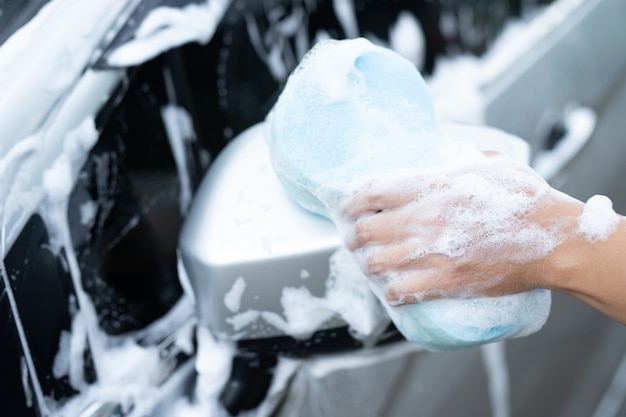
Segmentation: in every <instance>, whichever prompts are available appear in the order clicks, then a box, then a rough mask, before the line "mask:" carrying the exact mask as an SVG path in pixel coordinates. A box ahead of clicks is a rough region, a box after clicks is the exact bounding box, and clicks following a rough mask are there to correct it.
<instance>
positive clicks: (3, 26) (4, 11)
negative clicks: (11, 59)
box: [0, 0, 49, 45]
mask: <svg viewBox="0 0 626 417" xmlns="http://www.w3.org/2000/svg"><path fill="white" fill-rule="evenodd" d="M48 1H49V0H0V45H2V44H3V43H4V41H6V40H7V39H8V38H9V36H11V35H12V34H13V33H15V31H16V30H18V29H19V28H20V27H22V26H23V25H24V24H25V23H26V22H28V21H29V20H30V19H32V18H33V16H35V15H36V14H37V12H38V11H39V10H40V9H41V8H42V7H43V6H44V4H46V3H48Z"/></svg>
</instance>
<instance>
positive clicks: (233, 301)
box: [224, 277, 246, 313]
mask: <svg viewBox="0 0 626 417" xmlns="http://www.w3.org/2000/svg"><path fill="white" fill-rule="evenodd" d="M245 290H246V281H245V280H244V279H243V277H239V278H237V279H236V280H235V282H234V283H233V286H232V287H231V289H230V290H229V291H228V292H227V293H226V294H224V304H225V305H226V308H228V309H229V310H230V311H231V312H233V313H236V312H238V311H239V308H240V307H241V297H242V296H243V292H244V291H245Z"/></svg>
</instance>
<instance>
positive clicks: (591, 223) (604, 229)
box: [578, 195, 620, 243]
mask: <svg viewBox="0 0 626 417" xmlns="http://www.w3.org/2000/svg"><path fill="white" fill-rule="evenodd" d="M619 221H620V216H619V215H618V214H617V213H615V211H614V210H613V202H612V201H611V199H610V198H608V197H606V196H603V195H594V196H593V197H591V198H590V199H589V200H587V202H586V203H585V207H584V209H583V212H582V214H581V215H580V217H579V218H578V233H579V234H581V235H583V236H584V237H585V239H587V241H588V242H590V243H595V242H603V241H606V240H607V239H608V238H609V236H611V234H612V233H613V232H614V231H615V229H616V228H617V224H618V223H619Z"/></svg>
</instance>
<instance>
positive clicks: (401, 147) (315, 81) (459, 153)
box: [267, 39, 551, 350]
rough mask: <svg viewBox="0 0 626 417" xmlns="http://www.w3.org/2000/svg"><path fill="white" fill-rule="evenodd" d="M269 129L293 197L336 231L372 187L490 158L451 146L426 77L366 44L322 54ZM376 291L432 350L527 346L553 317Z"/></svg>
mask: <svg viewBox="0 0 626 417" xmlns="http://www.w3.org/2000/svg"><path fill="white" fill-rule="evenodd" d="M267 126H268V132H267V140H268V145H269V149H270V155H271V159H272V164H273V166H274V169H275V171H276V173H277V174H278V177H279V179H280V180H281V182H282V183H283V184H284V186H285V187H286V189H287V190H288V192H289V194H290V195H291V197H292V198H293V199H294V200H295V201H296V202H297V203H299V204H300V205H301V206H303V207H304V208H306V209H308V210H310V211H313V212H315V213H318V214H320V215H323V216H325V217H328V218H329V219H331V220H333V221H335V222H336V223H338V222H340V221H341V220H340V217H341V213H340V210H341V204H342V201H343V199H345V197H346V196H348V195H350V193H351V192H352V191H354V190H356V189H358V188H359V187H360V186H362V185H363V184H366V183H367V181H369V180H372V179H377V178H380V177H384V176H386V175H389V173H394V175H398V173H400V175H401V174H402V172H403V171H407V172H413V173H415V172H419V170H420V169H421V170H426V169H428V168H432V167H437V166H440V165H442V164H445V163H450V161H455V160H459V158H460V157H461V159H464V158H465V159H467V158H469V159H472V158H484V155H482V153H481V152H479V151H478V149H477V148H476V147H475V146H464V145H463V144H461V143H458V142H457V143H456V144H455V146H450V144H449V141H445V140H442V138H441V134H440V130H439V128H438V126H437V122H436V120H435V115H434V110H433V106H432V103H431V99H430V96H429V93H428V90H427V87H426V84H425V83H424V80H423V79H422V77H421V75H420V74H419V72H418V71H417V70H416V69H415V68H414V66H413V65H412V64H410V63H409V62H408V61H406V60H405V59H404V58H402V57H400V56H399V55H397V54H395V53H394V52H393V51H390V50H388V49H385V48H383V47H379V46H375V45H373V44H372V43H370V42H369V41H367V40H365V39H353V40H344V41H336V40H329V41H323V42H321V43H319V44H317V45H316V46H315V47H314V48H313V49H312V50H311V51H310V52H309V54H308V55H307V56H306V57H305V58H304V59H303V61H302V62H301V64H300V65H299V66H298V68H297V69H296V70H295V71H294V72H293V74H292V75H291V76H290V78H289V79H288V81H287V83H286V86H285V88H284V90H283V92H282V93H281V95H280V97H279V99H278V101H277V103H276V105H275V106H274V108H273V109H272V111H271V112H270V114H269V115H268V120H267ZM416 170H417V171H416ZM371 287H372V290H373V291H374V293H375V294H376V295H377V296H378V297H379V299H381V301H382V303H383V304H384V305H385V307H386V309H387V312H388V313H389V316H390V317H391V319H392V320H393V321H394V323H395V325H396V326H397V327H398V329H399V330H400V332H401V333H402V334H403V335H404V336H405V337H406V338H407V339H409V340H412V341H415V342H417V343H419V344H421V345H422V346H423V347H425V348H427V349H431V350H448V349H454V348H459V347H465V346H471V345H476V344H482V343H487V342H492V341H495V340H500V339H503V338H507V337H518V336H524V335H527V334H530V333H533V332H535V331H537V330H539V329H540V328H541V327H542V326H543V324H544V323H545V321H546V319H547V317H548V315H549V311H550V301H551V295H550V292H549V291H545V290H534V291H530V292H527V293H522V294H515V295H508V296H502V297H495V298H489V297H481V298H471V299H444V300H434V301H427V302H422V303H418V304H413V305H404V306H398V307H393V306H390V305H388V304H387V303H386V302H385V301H384V297H383V289H382V288H381V287H379V286H378V285H376V284H372V285H371Z"/></svg>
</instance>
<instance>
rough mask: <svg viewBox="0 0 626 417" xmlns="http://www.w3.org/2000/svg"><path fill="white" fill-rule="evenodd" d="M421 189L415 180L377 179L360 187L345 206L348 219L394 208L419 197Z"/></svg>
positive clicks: (345, 214)
mask: <svg viewBox="0 0 626 417" xmlns="http://www.w3.org/2000/svg"><path fill="white" fill-rule="evenodd" d="M419 194H420V192H419V189H418V188H417V187H415V184H414V181H406V180H405V181H392V180H388V181H376V182H373V181H372V182H369V183H367V184H365V185H364V186H362V187H360V188H359V189H358V190H357V191H356V192H355V193H354V195H353V196H352V197H351V198H350V201H349V202H348V204H347V205H346V206H345V208H344V213H343V214H344V216H345V217H346V219H347V220H349V221H350V220H352V221H353V220H355V219H358V218H359V217H362V216H365V215H369V214H373V213H378V212H380V211H383V210H393V209H395V208H398V207H401V206H403V205H405V204H407V203H410V202H412V201H417V200H418V199H419Z"/></svg>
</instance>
